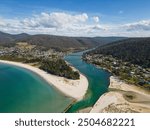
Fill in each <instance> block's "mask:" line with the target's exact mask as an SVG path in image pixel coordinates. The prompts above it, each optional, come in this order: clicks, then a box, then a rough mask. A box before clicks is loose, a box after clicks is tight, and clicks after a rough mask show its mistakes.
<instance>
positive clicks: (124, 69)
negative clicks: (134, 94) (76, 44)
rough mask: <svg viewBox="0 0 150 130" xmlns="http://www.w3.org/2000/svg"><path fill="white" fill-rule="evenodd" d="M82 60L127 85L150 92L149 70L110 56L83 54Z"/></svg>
mask: <svg viewBox="0 0 150 130" xmlns="http://www.w3.org/2000/svg"><path fill="white" fill-rule="evenodd" d="M83 60H85V61H87V62H88V63H92V64H95V65H96V66H97V67H100V68H103V69H106V70H108V71H109V72H111V73H112V74H113V75H114V76H118V77H119V78H120V80H124V81H126V82H127V83H129V84H134V85H137V86H139V87H141V88H144V89H146V90H148V91H150V68H142V67H141V66H139V65H135V64H131V63H129V62H123V61H122V60H119V59H116V58H114V57H112V56H111V55H109V56H106V55H102V54H94V55H89V54H84V55H83Z"/></svg>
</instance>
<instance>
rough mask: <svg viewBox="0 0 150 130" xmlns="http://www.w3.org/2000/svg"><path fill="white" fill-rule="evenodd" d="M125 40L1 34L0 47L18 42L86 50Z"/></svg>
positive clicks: (116, 38) (117, 38)
mask: <svg viewBox="0 0 150 130" xmlns="http://www.w3.org/2000/svg"><path fill="white" fill-rule="evenodd" d="M121 39H125V37H93V38H91V37H67V36H54V35H46V34H37V35H29V34H26V33H22V34H16V35H12V34H8V33H4V32H0V45H1V46H13V45H15V43H16V42H28V43H29V44H32V45H39V46H44V47H46V48H58V49H61V50H62V49H64V50H66V49H70V48H74V49H79V50H80V49H85V48H93V47H96V46H99V45H104V44H106V43H110V42H113V41H117V40H121Z"/></svg>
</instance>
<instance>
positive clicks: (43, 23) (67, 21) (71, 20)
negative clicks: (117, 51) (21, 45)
mask: <svg viewBox="0 0 150 130" xmlns="http://www.w3.org/2000/svg"><path fill="white" fill-rule="evenodd" d="M91 20H92V21H91ZM0 31H4V32H8V33H22V32H25V33H30V34H39V33H41V34H53V35H67V36H150V20H142V21H139V22H133V23H127V24H123V25H119V24H102V23H101V22H100V19H99V17H98V16H90V15H88V14H86V13H80V14H71V13H65V12H51V13H46V12H43V13H41V14H38V15H33V16H31V17H27V18H24V19H19V18H18V19H5V18H1V17H0Z"/></svg>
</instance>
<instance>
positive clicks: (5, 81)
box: [0, 52, 110, 113]
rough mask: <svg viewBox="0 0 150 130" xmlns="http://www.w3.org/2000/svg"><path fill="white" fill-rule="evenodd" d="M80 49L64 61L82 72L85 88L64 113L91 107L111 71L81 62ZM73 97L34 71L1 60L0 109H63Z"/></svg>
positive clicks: (12, 110)
mask: <svg viewBox="0 0 150 130" xmlns="http://www.w3.org/2000/svg"><path fill="white" fill-rule="evenodd" d="M82 54H83V52H78V53H73V54H70V55H68V56H66V57H65V60H66V61H68V62H69V63H70V64H72V65H73V66H74V67H75V68H77V69H78V70H79V71H80V72H81V73H83V74H84V75H85V76H86V77H87V79H88V81H89V86H88V91H87V93H86V95H85V97H84V99H83V100H81V101H79V102H76V103H75V104H73V105H72V106H71V107H70V109H69V110H68V111H67V112H76V111H78V110H80V109H83V108H86V107H90V106H93V105H94V104H95V102H96V101H97V100H98V98H99V97H100V96H101V95H102V94H103V93H105V92H106V91H107V90H108V85H109V76H110V74H109V73H108V72H107V71H105V70H103V69H99V68H97V67H96V66H94V65H92V64H88V63H86V62H84V61H83V60H82V59H81V57H82ZM72 101H73V99H71V98H68V97H66V96H64V95H63V94H62V93H60V92H59V91H58V90H56V89H55V87H53V86H51V85H49V84H48V83H47V82H46V81H45V80H43V79H42V78H41V77H40V76H38V75H37V74H35V73H33V72H31V71H29V70H27V69H24V68H21V67H17V66H13V65H8V64H2V63H0V112H5V113H7V112H10V113H11V112H26V113H28V112H35V113H36V112H48V113H51V112H64V110H65V109H66V108H67V107H68V106H69V105H70V104H71V103H72Z"/></svg>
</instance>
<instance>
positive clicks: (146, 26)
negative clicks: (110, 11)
mask: <svg viewBox="0 0 150 130" xmlns="http://www.w3.org/2000/svg"><path fill="white" fill-rule="evenodd" d="M125 27H126V28H127V31H139V30H143V31H150V20H142V21H139V22H135V23H129V24H126V25H125Z"/></svg>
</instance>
